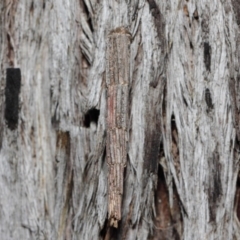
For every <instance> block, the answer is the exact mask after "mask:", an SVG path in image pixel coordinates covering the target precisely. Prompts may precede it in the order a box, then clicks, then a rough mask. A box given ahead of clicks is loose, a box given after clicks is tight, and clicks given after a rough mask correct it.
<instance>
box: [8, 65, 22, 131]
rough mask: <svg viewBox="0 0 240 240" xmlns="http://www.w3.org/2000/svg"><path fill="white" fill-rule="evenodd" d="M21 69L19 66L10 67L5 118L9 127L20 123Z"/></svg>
mask: <svg viewBox="0 0 240 240" xmlns="http://www.w3.org/2000/svg"><path fill="white" fill-rule="evenodd" d="M20 87H21V71H20V69H19V68H8V69H7V77H6V87H5V120H6V123H7V126H8V128H9V129H11V130H14V129H16V127H17V125H18V111H19V93H20Z"/></svg>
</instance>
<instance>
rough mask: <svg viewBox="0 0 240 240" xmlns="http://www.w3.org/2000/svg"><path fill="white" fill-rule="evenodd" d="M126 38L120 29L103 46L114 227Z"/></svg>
mask: <svg viewBox="0 0 240 240" xmlns="http://www.w3.org/2000/svg"><path fill="white" fill-rule="evenodd" d="M130 39H131V34H130V33H129V32H128V31H127V30H126V29H125V28H123V27H120V28H117V29H115V30H113V31H111V32H110V34H109V36H108V46H107V60H106V83H107V163H108V218H109V219H110V225H111V226H114V227H116V228H117V227H118V221H119V220H121V205H122V195H123V172H124V167H125V166H126V162H127V141H128V140H127V124H128V92H129V70H130V65H129V48H130Z"/></svg>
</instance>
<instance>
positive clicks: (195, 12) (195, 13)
mask: <svg viewBox="0 0 240 240" xmlns="http://www.w3.org/2000/svg"><path fill="white" fill-rule="evenodd" d="M193 17H194V19H195V20H197V21H198V19H199V16H198V11H197V9H196V10H195V11H194V13H193Z"/></svg>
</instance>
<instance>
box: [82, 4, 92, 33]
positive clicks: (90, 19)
mask: <svg viewBox="0 0 240 240" xmlns="http://www.w3.org/2000/svg"><path fill="white" fill-rule="evenodd" d="M82 3H83V11H84V12H85V13H86V15H87V22H88V25H89V27H90V29H91V31H92V32H93V24H92V18H91V16H90V12H89V10H88V7H87V5H86V4H85V1H82Z"/></svg>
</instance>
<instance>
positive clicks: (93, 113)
mask: <svg viewBox="0 0 240 240" xmlns="http://www.w3.org/2000/svg"><path fill="white" fill-rule="evenodd" d="M99 114H100V111H99V110H98V109H96V108H92V109H90V110H89V111H88V112H87V113H86V114H85V117H84V123H83V124H84V127H86V128H89V127H90V124H91V122H93V123H95V124H96V125H97V124H98V117H99Z"/></svg>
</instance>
